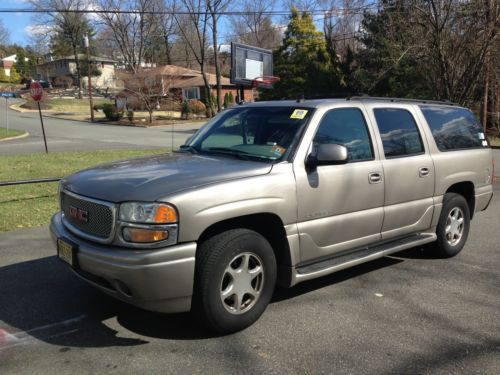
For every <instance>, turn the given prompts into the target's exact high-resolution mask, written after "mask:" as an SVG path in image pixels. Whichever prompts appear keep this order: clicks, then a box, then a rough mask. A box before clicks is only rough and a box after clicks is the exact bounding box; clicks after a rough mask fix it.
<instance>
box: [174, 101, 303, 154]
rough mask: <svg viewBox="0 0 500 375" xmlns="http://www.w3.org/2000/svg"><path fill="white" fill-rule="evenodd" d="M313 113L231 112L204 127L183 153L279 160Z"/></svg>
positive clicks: (299, 110)
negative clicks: (186, 151)
mask: <svg viewBox="0 0 500 375" xmlns="http://www.w3.org/2000/svg"><path fill="white" fill-rule="evenodd" d="M311 113H312V110H311V109H304V108H293V107H247V108H244V107H243V108H235V109H229V110H226V111H224V112H223V113H221V114H220V115H218V116H217V117H215V118H214V119H213V120H212V121H210V122H209V123H207V125H205V126H204V127H203V128H201V129H200V130H199V131H198V133H196V134H195V135H194V137H193V138H192V139H191V140H190V141H189V142H188V143H187V144H186V145H184V146H181V150H190V151H192V152H194V153H201V154H218V155H228V156H231V157H239V158H242V159H251V160H261V161H272V162H274V161H278V160H281V159H284V157H285V155H287V152H288V151H289V150H290V149H291V148H292V147H293V145H294V143H295V140H296V139H297V137H298V135H299V134H300V130H301V129H302V128H303V126H304V124H305V123H306V122H307V120H308V119H309V117H310V116H311Z"/></svg>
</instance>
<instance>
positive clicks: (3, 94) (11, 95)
mask: <svg viewBox="0 0 500 375" xmlns="http://www.w3.org/2000/svg"><path fill="white" fill-rule="evenodd" d="M15 96H16V93H15V92H8V91H5V92H0V98H14V97H15Z"/></svg>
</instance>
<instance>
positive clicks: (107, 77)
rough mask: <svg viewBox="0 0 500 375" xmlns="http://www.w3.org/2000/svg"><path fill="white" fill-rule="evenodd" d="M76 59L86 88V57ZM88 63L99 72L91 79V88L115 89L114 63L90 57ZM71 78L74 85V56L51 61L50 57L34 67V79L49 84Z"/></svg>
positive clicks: (105, 59)
mask: <svg viewBox="0 0 500 375" xmlns="http://www.w3.org/2000/svg"><path fill="white" fill-rule="evenodd" d="M78 59H79V61H80V64H81V65H80V67H81V70H82V71H81V77H82V84H83V86H84V87H85V86H87V82H88V79H87V72H88V67H87V66H86V64H85V62H86V61H87V56H86V55H84V54H79V55H78ZM90 61H91V62H92V64H95V66H96V67H97V69H98V70H99V71H100V72H101V75H100V76H98V77H92V86H93V87H96V88H104V89H106V88H115V87H116V86H117V79H116V75H115V65H116V63H117V62H116V61H115V60H111V59H108V58H105V57H98V56H90ZM63 77H71V78H73V81H74V83H76V59H75V55H71V56H66V57H62V58H59V59H56V60H53V59H52V58H51V57H50V58H49V59H48V61H46V62H44V63H42V64H38V65H37V66H36V75H35V78H36V79H38V80H44V81H49V82H57V80H58V78H63Z"/></svg>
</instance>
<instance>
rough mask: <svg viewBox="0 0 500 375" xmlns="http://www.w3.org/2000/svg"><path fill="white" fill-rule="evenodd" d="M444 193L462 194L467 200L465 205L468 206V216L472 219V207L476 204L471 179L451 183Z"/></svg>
mask: <svg viewBox="0 0 500 375" xmlns="http://www.w3.org/2000/svg"><path fill="white" fill-rule="evenodd" d="M446 193H456V194H460V195H461V196H463V197H464V198H465V200H466V201H467V205H468V206H469V213H470V218H471V219H472V217H473V216H474V209H475V206H476V199H475V188H474V184H473V183H472V182H471V181H463V182H458V183H456V184H453V185H451V186H450V187H449V188H448V189H447V190H446Z"/></svg>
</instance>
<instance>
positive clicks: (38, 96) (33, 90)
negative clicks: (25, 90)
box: [30, 82, 43, 102]
mask: <svg viewBox="0 0 500 375" xmlns="http://www.w3.org/2000/svg"><path fill="white" fill-rule="evenodd" d="M30 94H31V98H32V99H33V100H34V101H35V102H39V101H40V100H42V97H43V88H42V85H41V84H40V83H38V82H31V84H30Z"/></svg>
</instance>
